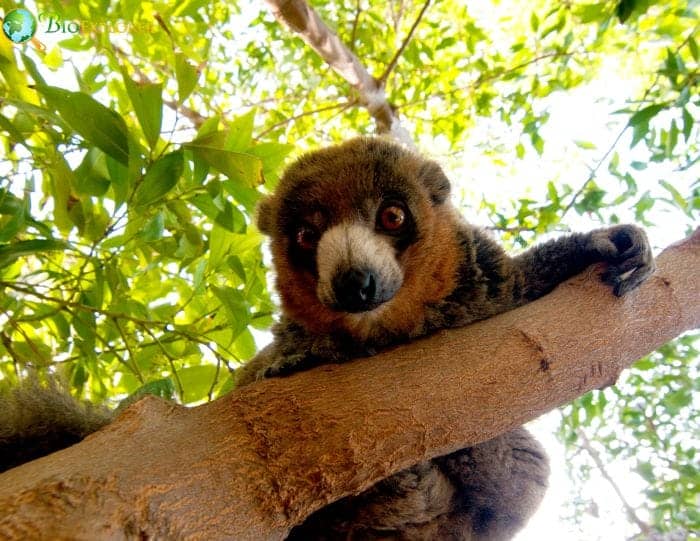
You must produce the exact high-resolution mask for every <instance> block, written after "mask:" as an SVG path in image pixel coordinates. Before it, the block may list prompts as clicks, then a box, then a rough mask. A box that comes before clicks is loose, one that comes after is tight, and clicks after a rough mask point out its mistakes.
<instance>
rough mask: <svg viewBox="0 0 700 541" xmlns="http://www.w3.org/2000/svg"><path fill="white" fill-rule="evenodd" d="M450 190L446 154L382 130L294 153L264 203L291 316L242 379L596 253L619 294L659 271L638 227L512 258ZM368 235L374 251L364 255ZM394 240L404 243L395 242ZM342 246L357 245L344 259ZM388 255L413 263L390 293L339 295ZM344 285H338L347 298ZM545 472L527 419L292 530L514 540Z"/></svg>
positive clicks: (378, 337)
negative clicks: (303, 239)
mask: <svg viewBox="0 0 700 541" xmlns="http://www.w3.org/2000/svg"><path fill="white" fill-rule="evenodd" d="M448 194H449V182H448V180H447V178H446V177H445V175H444V173H443V172H442V170H441V169H440V167H439V166H438V165H437V164H435V163H434V162H431V161H428V160H425V159H423V158H421V157H420V156H418V155H416V154H413V153H411V152H408V151H406V150H404V149H402V148H400V147H398V146H396V145H394V144H392V143H390V142H387V141H383V140H379V139H362V138H360V139H353V140H351V141H348V142H346V143H344V144H342V145H338V146H336V147H330V148H326V149H322V150H320V151H317V152H314V153H311V154H308V155H306V156H303V157H302V158H300V159H299V160H298V161H297V162H296V163H295V164H293V165H292V166H291V167H290V168H289V169H288V170H287V172H286V173H285V175H284V176H283V178H282V180H281V182H280V185H279V187H278V188H277V190H276V192H275V194H273V195H272V196H270V197H268V198H266V199H265V200H263V202H262V203H261V205H260V210H259V213H258V224H259V227H260V229H261V230H262V231H263V232H264V233H266V234H267V235H269V236H270V239H271V251H272V254H273V261H274V266H275V269H276V271H277V279H276V281H277V288H278V290H279V292H280V297H281V300H282V312H283V318H282V320H281V322H280V324H279V325H277V327H276V328H275V331H274V332H275V340H274V341H273V343H272V344H270V345H269V346H268V347H266V348H265V349H264V350H263V351H262V352H260V354H259V355H258V356H257V357H256V358H255V359H253V361H251V363H249V365H247V366H245V367H243V369H242V370H240V371H239V374H238V383H239V385H245V384H248V383H250V382H252V381H255V380H256V379H260V378H263V377H271V376H280V375H284V374H288V373H291V372H295V371H298V370H303V369H306V368H309V367H312V366H314V365H316V364H320V363H324V362H342V361H345V360H348V359H352V358H354V357H358V356H364V355H369V354H372V353H373V352H374V351H376V350H377V349H381V348H384V347H387V346H390V345H393V344H396V343H400V342H404V341H406V340H410V339H412V338H415V337H417V336H421V335H424V334H427V333H430V332H433V331H435V330H438V329H443V328H447V327H454V326H461V325H466V324H468V323H470V322H472V321H476V320H478V319H483V318H486V317H489V316H491V315H494V314H497V313H499V312H503V311H505V310H509V309H511V308H514V307H516V306H519V305H521V304H523V303H526V302H530V301H532V300H534V299H536V298H537V297H540V296H542V295H544V294H546V293H547V292H548V291H550V290H551V289H552V288H553V287H555V286H556V285H557V284H558V283H560V282H561V281H562V280H565V279H566V278H568V277H570V276H573V275H574V274H577V273H578V272H580V271H582V270H583V269H584V268H585V267H587V266H588V265H590V264H591V263H594V262H596V261H607V262H609V264H610V265H609V267H608V270H607V272H606V273H605V275H604V276H603V279H604V280H605V281H606V282H607V283H610V284H611V285H612V286H613V288H614V289H613V290H614V292H615V294H624V293H625V292H626V291H628V290H630V289H632V288H634V287H636V286H637V285H639V283H641V281H643V280H644V279H645V278H646V277H647V276H648V275H649V274H650V273H651V272H652V271H653V258H652V257H651V252H650V250H649V247H648V243H647V241H646V237H645V236H644V233H643V232H642V231H641V230H639V229H638V228H636V227H634V226H615V227H613V228H608V229H601V230H597V231H593V232H591V233H586V234H575V235H570V236H569V237H565V238H562V239H558V240H555V241H551V242H549V243H546V244H544V245H542V246H538V247H536V248H534V249H532V250H529V251H528V252H525V253H524V254H521V255H519V256H517V257H510V256H508V255H507V254H506V253H505V252H504V251H503V249H502V248H501V247H500V246H498V244H497V243H495V242H494V241H493V240H492V239H491V238H490V237H489V236H488V235H485V234H484V233H483V232H482V231H480V230H479V229H478V228H475V227H473V226H471V225H469V224H467V223H466V222H464V221H463V220H462V218H461V217H460V216H459V215H458V214H457V213H456V211H455V210H454V209H453V208H452V207H451V206H450V204H449V201H448V200H447V197H448ZM394 200H399V201H400V202H401V203H400V204H405V206H406V208H408V210H409V213H410V214H411V218H412V220H413V222H411V224H412V229H410V231H409V232H410V233H411V235H410V238H409V237H408V233H407V234H406V236H407V239H404V240H401V239H398V240H397V239H396V238H393V237H391V234H390V233H388V232H387V231H386V230H384V229H382V227H381V226H380V223H379V215H380V212H379V211H380V210H381V209H382V208H383V207H382V205H386V204H389V205H391V204H393V203H392V202H393V201H394ZM387 201H388V202H389V203H387ZM348 224H350V225H348ZM307 226H308V227H310V228H312V229H314V230H316V231H317V232H318V236H319V239H321V240H320V241H319V242H318V245H317V248H316V250H315V251H313V252H310V251H309V249H308V246H307V247H306V248H304V249H303V250H302V251H301V252H300V251H299V246H300V245H299V243H298V241H297V240H296V239H297V237H296V236H295V232H298V231H300V230H304V228H306V227H307ZM299 228H301V229H299ZM326 232H328V236H327V237H324V235H326ZM350 235H356V236H355V237H354V238H355V239H356V240H355V241H353V242H351V241H349V240H347V239H349V237H350ZM366 235H376V236H377V238H376V242H375V237H367V236H366ZM324 239H326V240H325V242H324ZM363 243H364V244H365V245H366V246H368V248H366V249H367V250H369V251H371V252H372V255H367V258H362V257H360V258H356V254H355V251H356V250H362V248H358V246H359V245H360V244H363ZM387 243H393V244H387ZM390 245H391V246H393V252H392V251H391V250H390V249H385V247H387V246H390ZM339 250H340V251H342V250H347V251H346V252H344V254H345V255H343V254H342V253H341V254H340V256H339V255H338V251H339ZM368 254H369V252H368ZM378 254H379V255H378ZM322 257H323V258H327V259H323V260H322V261H320V258H322ZM382 258H394V259H395V261H392V262H389V263H388V264H387V265H386V266H387V268H389V269H390V270H389V271H387V273H386V275H387V276H390V277H391V280H395V279H394V275H395V274H396V272H395V268H397V266H398V268H400V272H402V273H403V274H402V276H401V283H400V287H398V289H396V290H395V291H394V290H392V295H391V296H390V298H388V299H385V298H384V297H382V298H381V303H380V304H379V305H378V306H376V305H374V304H370V305H368V308H366V309H364V311H361V310H357V309H356V307H355V306H354V305H352V304H348V305H347V307H348V308H347V310H345V309H343V308H342V306H343V305H342V304H341V305H340V306H341V307H340V308H339V307H338V306H336V305H335V304H334V303H333V295H332V294H329V293H328V290H329V287H330V288H331V290H332V291H335V290H336V289H337V288H338V287H345V285H344V283H342V282H341V283H342V284H343V285H342V286H338V285H337V284H335V283H334V282H333V281H331V282H329V281H328V275H329V273H330V275H333V272H334V269H335V272H336V274H335V275H334V276H336V277H337V276H341V277H342V276H345V272H346V271H345V267H346V265H353V264H356V265H358V268H359V267H362V266H365V265H375V266H376V265H379V266H380V267H382V265H383V264H382V263H381V261H385V259H382ZM345 259H347V261H345ZM355 259H357V262H356V263H353V262H352V261H354V260H355ZM336 260H337V262H336ZM377 261H379V263H377ZM368 262H369V263H368ZM335 265H337V267H336V266H335ZM318 269H323V273H321V272H317V270H318ZM353 272H355V271H353ZM358 272H359V271H358ZM377 275H378V277H379V278H378V280H379V279H380V278H381V277H382V271H379V272H378V273H377ZM364 276H365V278H366V275H364ZM333 280H335V278H334V279H333ZM329 283H331V286H332V287H331V286H329V285H328V284H329ZM362 283H364V282H361V281H360V282H357V283H356V282H351V285H352V286H353V287H360V286H359V285H358V284H362ZM353 291H355V292H356V291H358V290H353ZM344 294H345V293H344V292H343V290H342V289H340V293H336V297H337V296H338V295H341V297H342V296H343V295H344ZM547 475H548V463H547V459H546V456H545V455H544V452H543V451H542V449H541V447H540V446H539V444H538V443H537V442H536V441H535V440H534V439H533V438H532V436H530V435H529V434H528V433H527V431H525V430H524V429H522V428H521V429H516V430H513V431H511V432H509V433H507V434H503V435H502V436H499V437H497V438H494V439H493V440H491V441H488V442H484V443H482V444H479V445H476V446H473V447H470V448H466V449H462V450H461V451H458V452H456V453H453V454H452V455H448V456H445V457H439V458H436V459H434V460H432V461H429V462H425V463H422V464H417V465H416V466H414V467H412V468H409V469H407V470H404V471H402V472H400V473H398V474H396V475H393V476H391V477H389V478H388V479H385V480H384V481H381V482H380V483H378V484H377V485H375V486H374V487H372V488H371V489H370V490H368V491H366V492H364V493H362V494H359V495H356V496H351V497H347V498H343V499H342V500H340V501H338V502H335V503H333V504H331V505H329V506H328V507H326V508H324V509H321V510H320V511H317V512H316V513H314V514H313V515H311V516H310V517H309V518H308V519H307V520H306V521H305V522H304V523H303V524H302V525H299V526H298V527H297V528H295V529H294V530H293V531H292V533H291V535H290V537H289V539H294V540H324V539H328V540H340V539H392V540H422V539H426V540H427V539H445V540H451V539H454V540H474V541H476V540H479V541H487V540H489V541H497V540H503V539H509V538H510V537H512V535H514V534H515V532H517V530H519V529H520V528H522V526H523V525H524V524H525V522H526V521H527V519H528V518H529V516H530V515H531V514H532V513H533V512H534V510H535V509H536V507H537V505H538V504H539V501H540V499H541V498H542V495H543V493H544V489H545V486H546V479H547Z"/></svg>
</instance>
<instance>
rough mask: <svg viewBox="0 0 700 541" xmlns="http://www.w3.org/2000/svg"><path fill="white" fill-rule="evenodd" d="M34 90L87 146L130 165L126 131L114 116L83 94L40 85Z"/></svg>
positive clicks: (122, 122)
mask: <svg viewBox="0 0 700 541" xmlns="http://www.w3.org/2000/svg"><path fill="white" fill-rule="evenodd" d="M36 89H37V90H38V91H39V92H40V93H41V94H42V95H43V96H44V98H45V99H46V102H47V103H48V104H49V106H50V107H53V108H54V109H56V110H57V111H58V112H59V113H60V115H61V117H63V119H64V120H65V121H66V122H67V123H68V125H69V126H70V127H71V128H72V129H74V130H75V131H76V132H77V133H78V134H80V135H81V136H82V137H83V138H84V139H85V140H86V141H87V142H88V143H91V144H93V145H95V146H96V147H98V148H99V149H101V150H103V151H104V152H105V153H107V154H109V155H110V156H112V157H113V158H114V159H116V160H118V161H120V162H121V163H123V164H127V163H128V162H129V142H128V131H127V128H126V123H125V122H124V119H123V118H122V117H120V116H119V115H118V114H117V113H115V112H114V111H112V110H111V109H108V108H107V107H105V106H104V105H102V104H101V103H99V102H97V101H95V100H94V99H93V98H92V97H91V96H88V95H87V94H84V93H82V92H71V91H69V90H63V89H61V88H57V87H54V86H45V85H39V84H38V85H36Z"/></svg>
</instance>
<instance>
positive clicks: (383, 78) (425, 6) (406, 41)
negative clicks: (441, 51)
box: [377, 0, 430, 87]
mask: <svg viewBox="0 0 700 541" xmlns="http://www.w3.org/2000/svg"><path fill="white" fill-rule="evenodd" d="M428 6H430V0H425V3H424V4H423V7H422V8H421V10H420V13H418V17H416V20H415V21H413V26H411V29H410V30H409V31H408V34H407V35H406V38H405V39H404V40H403V43H401V47H399V48H398V50H397V51H396V54H394V58H392V59H391V62H389V64H388V65H387V67H386V69H385V70H384V73H382V74H381V76H380V77H379V79H378V81H377V82H378V84H379V85H380V86H382V87H384V86H386V80H387V79H388V78H389V74H390V73H391V71H392V70H393V69H394V67H395V66H396V63H397V62H398V61H399V58H401V55H402V54H403V52H404V49H406V46H407V45H408V44H409V43H410V41H411V38H412V37H413V33H414V32H415V31H416V28H418V23H420V21H421V19H422V18H423V15H425V12H426V11H427V10H428Z"/></svg>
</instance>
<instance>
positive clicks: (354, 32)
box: [350, 0, 362, 53]
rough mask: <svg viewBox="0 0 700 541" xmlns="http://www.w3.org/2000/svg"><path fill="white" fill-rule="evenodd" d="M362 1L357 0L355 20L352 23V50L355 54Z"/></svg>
mask: <svg viewBox="0 0 700 541" xmlns="http://www.w3.org/2000/svg"><path fill="white" fill-rule="evenodd" d="M361 2H362V0H357V2H356V3H355V19H354V20H353V21H352V30H351V31H350V50H351V51H352V52H353V53H354V52H355V39H356V38H357V27H358V25H359V24H360V15H361V14H362V6H361V5H360V4H361Z"/></svg>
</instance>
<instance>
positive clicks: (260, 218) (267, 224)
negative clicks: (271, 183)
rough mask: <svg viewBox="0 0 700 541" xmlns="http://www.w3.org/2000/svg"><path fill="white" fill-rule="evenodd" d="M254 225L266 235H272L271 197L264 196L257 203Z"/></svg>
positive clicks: (272, 206) (273, 213) (273, 224)
mask: <svg viewBox="0 0 700 541" xmlns="http://www.w3.org/2000/svg"><path fill="white" fill-rule="evenodd" d="M255 223H256V225H257V226H258V229H259V230H260V231H261V232H262V233H265V234H266V235H272V233H273V232H274V230H275V211H274V202H273V200H272V196H271V195H266V196H265V197H263V198H262V199H261V200H260V201H258V208H257V209H256V210H255Z"/></svg>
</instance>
